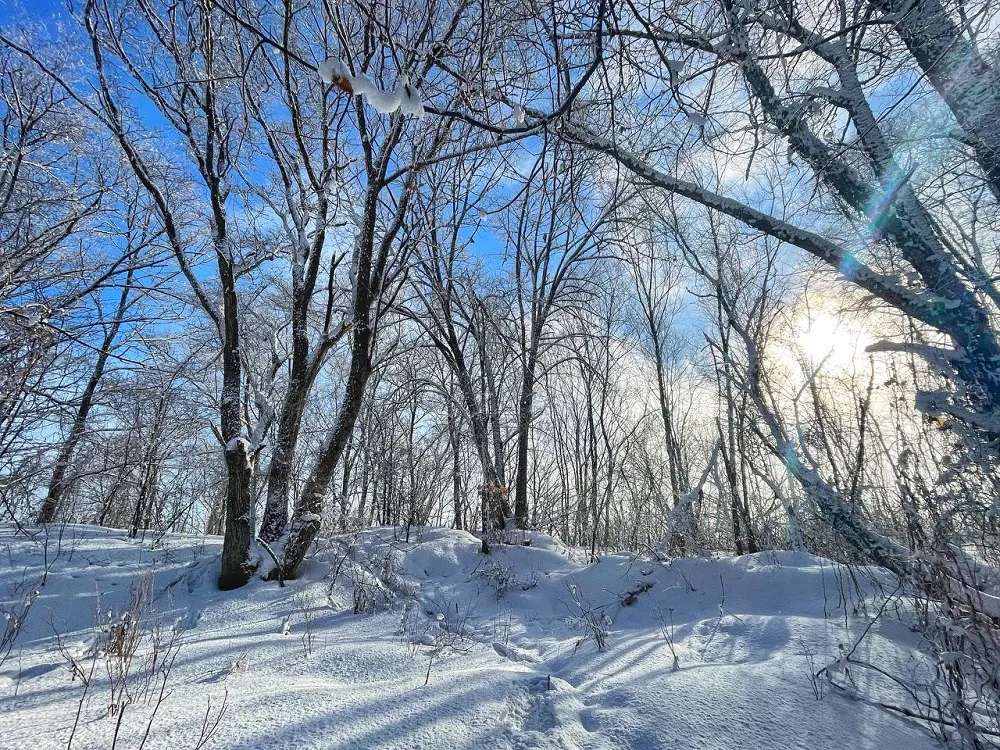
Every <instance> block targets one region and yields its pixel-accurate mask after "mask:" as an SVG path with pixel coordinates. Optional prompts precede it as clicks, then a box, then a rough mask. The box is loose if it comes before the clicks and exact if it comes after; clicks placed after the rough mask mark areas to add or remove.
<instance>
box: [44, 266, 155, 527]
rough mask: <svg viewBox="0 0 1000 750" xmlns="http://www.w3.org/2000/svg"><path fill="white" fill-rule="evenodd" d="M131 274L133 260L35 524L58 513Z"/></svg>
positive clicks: (124, 304)
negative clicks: (70, 466) (71, 464)
mask: <svg viewBox="0 0 1000 750" xmlns="http://www.w3.org/2000/svg"><path fill="white" fill-rule="evenodd" d="M134 273H135V261H134V260H133V262H132V263H131V264H130V265H129V269H128V274H127V275H126V277H125V285H124V287H122V293H121V296H120V297H119V299H118V308H117V309H116V310H115V317H114V320H113V321H112V323H111V328H109V329H108V331H107V333H106V334H105V336H104V341H103V342H102V343H101V350H100V352H99V353H98V355H97V362H96V363H95V364H94V369H93V371H92V372H91V373H90V378H89V379H88V380H87V385H86V386H85V387H84V389H83V395H82V396H81V397H80V405H79V406H78V407H77V410H76V416H75V417H74V419H73V427H72V428H71V429H70V431H69V436H68V437H67V438H66V442H65V443H63V446H62V448H61V449H60V451H59V456H58V458H56V465H55V469H53V471H52V479H51V481H49V489H48V492H47V493H46V495H45V501H44V502H43V503H42V508H41V510H40V511H39V512H38V523H52V521H54V520H55V518H56V515H57V514H58V513H59V509H60V505H61V503H62V498H63V495H64V494H65V491H66V486H67V482H66V470H67V468H68V467H69V465H70V462H71V461H72V459H73V453H74V452H75V451H76V446H77V445H78V444H79V442H80V440H81V439H82V438H83V434H84V431H85V429H86V426H87V417H88V416H89V415H90V410H91V408H92V407H93V405H94V394H95V393H96V392H97V386H98V384H99V383H100V382H101V378H102V377H103V375H104V368H105V367H106V366H107V363H108V357H109V356H110V355H111V346H112V344H113V343H114V341H115V338H116V337H117V336H118V331H119V329H120V328H121V325H122V320H123V319H124V317H125V309H126V308H127V307H128V295H129V292H130V291H131V289H132V278H133V275H134Z"/></svg>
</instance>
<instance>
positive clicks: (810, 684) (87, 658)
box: [0, 526, 935, 750]
mask: <svg viewBox="0 0 1000 750" xmlns="http://www.w3.org/2000/svg"><path fill="white" fill-rule="evenodd" d="M529 539H530V541H531V546H506V547H502V548H498V549H495V550H494V551H493V553H492V554H490V555H489V556H488V557H486V556H483V555H480V554H479V552H478V550H479V541H478V540H477V539H476V538H474V537H473V536H471V535H469V534H466V533H463V532H455V531H447V530H417V529H414V530H411V533H410V541H409V542H406V541H403V532H401V531H400V530H398V529H396V530H393V529H376V530H373V531H368V532H364V533H362V534H360V535H357V536H354V537H343V538H336V539H332V540H329V541H326V542H324V543H323V545H322V548H321V549H320V550H319V552H318V553H317V555H316V556H315V558H314V559H313V560H312V561H311V562H310V563H309V564H308V566H307V568H306V572H305V575H304V576H303V577H302V578H301V579H299V580H295V581H290V582H288V584H287V586H286V587H285V588H279V587H278V586H277V585H276V584H273V583H264V582H262V581H259V580H256V579H255V580H254V581H252V582H251V583H250V585H248V586H247V587H246V588H244V589H241V590H238V591H233V592H227V593H221V592H219V591H217V590H216V589H215V585H214V583H215V575H216V572H217V555H218V553H219V549H220V546H221V542H220V540H219V539H217V538H212V537H209V538H202V537H186V536H166V537H163V538H162V539H151V538H149V537H147V539H146V540H145V541H144V542H140V541H136V540H130V539H128V538H127V535H126V534H124V533H123V532H120V531H112V530H107V529H99V528H92V527H85V526H67V527H62V528H59V527H52V528H51V529H50V530H49V532H48V535H47V536H46V535H45V534H44V533H41V532H39V533H37V534H36V536H35V538H34V539H27V538H26V537H25V536H24V535H23V534H22V535H16V534H15V533H14V529H12V528H10V527H6V528H3V529H0V560H2V561H3V562H2V564H0V606H2V608H3V609H4V610H5V611H7V612H14V613H18V612H20V611H22V609H23V608H24V607H25V606H26V605H27V604H28V603H30V608H29V609H28V612H27V615H26V616H25V618H24V622H23V626H22V629H21V632H20V634H19V636H18V638H17V640H16V642H15V643H14V645H13V649H12V650H11V651H10V654H9V655H8V656H7V658H6V659H5V660H4V662H3V664H2V666H0V747H4V748H31V749H32V750H43V748H49V747H59V748H63V747H66V746H67V744H68V743H69V740H70V736H71V735H72V745H71V746H72V747H74V748H85V747H89V748H110V747H112V746H113V745H116V746H117V747H119V748H139V747H146V748H171V750H175V749H176V750H180V749H181V748H193V747H196V746H198V744H199V742H200V741H202V740H205V741H204V742H203V743H202V744H203V746H205V747H213V748H251V747H253V748H282V747H288V748H297V749H299V748H301V749H304V748H340V747H352V748H392V747H398V748H416V747H427V748H471V747H482V748H727V749H728V748H754V750H759V749H761V748H809V749H810V750H822V749H823V748H838V750H839V749H840V748H843V747H852V748H886V747H906V748H922V747H932V746H934V745H935V743H934V741H933V740H932V739H931V738H930V736H929V735H928V734H926V733H925V732H924V731H923V730H922V729H921V728H919V727H918V726H916V725H914V724H912V723H908V722H906V721H904V720H902V719H900V718H897V717H895V716H894V715H892V714H890V713H888V712H886V711H884V710H883V709H880V708H878V707H876V706H874V705H872V703H871V699H873V698H875V699H880V700H886V701H889V702H893V701H894V700H896V699H897V698H898V696H895V695H893V694H892V692H891V691H890V688H889V685H890V684H891V683H888V682H887V681H884V682H881V683H876V682H871V681H870V680H871V675H873V674H875V673H874V672H872V671H871V670H855V671H856V672H857V673H855V671H852V672H851V674H849V675H845V674H843V673H842V671H838V669H837V667H836V663H837V659H838V657H839V656H840V655H841V654H842V653H843V651H842V650H841V646H843V648H844V649H846V650H850V649H852V648H854V647H855V644H856V643H857V641H858V639H859V638H860V637H861V635H862V634H863V633H865V631H866V629H867V628H868V627H869V625H870V623H871V622H872V615H874V614H876V609H877V604H873V602H875V601H882V599H881V597H877V596H874V595H873V594H874V592H875V590H876V589H877V588H878V587H879V586H886V585H887V586H889V589H888V591H885V592H884V593H891V584H889V583H888V578H884V579H883V578H882V577H880V576H878V575H875V574H872V575H870V576H866V575H856V576H852V575H851V574H850V573H849V572H848V571H846V570H844V569H842V568H839V567H838V566H836V565H835V564H833V563H831V562H829V561H826V560H822V559H819V558H816V557H811V556H809V555H806V554H800V553H787V552H779V553H772V552H765V553H760V554H756V555H748V556H744V557H739V558H727V559H711V560H709V559H684V560H675V561H671V562H663V563H661V562H657V561H651V560H648V559H642V558H636V557H630V556H625V555H608V556H605V557H603V558H602V559H601V560H600V561H599V562H596V563H592V564H588V562H587V559H586V556H585V555H584V554H583V553H581V552H580V551H578V550H572V549H568V548H566V547H563V546H562V545H561V544H559V543H558V542H557V541H555V540H553V539H551V538H549V537H546V536H543V535H540V534H531V535H530V536H529ZM46 570H47V571H48V572H47V577H46V580H45V583H44V585H42V583H41V582H42V577H43V576H45V575H46ZM143 590H145V591H148V592H149V595H148V597H147V599H148V602H147V603H146V604H143V605H142V607H141V610H142V612H143V618H144V620H143V626H142V628H141V629H140V630H139V631H138V632H139V633H140V635H141V639H140V640H139V643H138V645H137V647H136V648H135V655H134V656H133V657H132V659H131V664H130V665H129V666H128V668H127V669H125V668H124V667H123V666H122V664H123V662H124V661H125V660H126V657H127V656H128V654H129V653H131V649H130V648H129V646H128V638H126V637H123V635H122V634H125V635H127V634H128V633H130V632H132V631H131V630H130V629H129V627H128V619H127V618H124V617H123V614H122V613H123V612H124V611H126V610H127V609H128V602H129V600H130V596H131V595H132V593H131V592H133V591H143ZM34 591H37V592H38V595H37V597H34V601H33V602H32V598H33V593H32V592H34ZM870 595H871V598H868V597H869V596H870ZM866 598H867V602H866V601H865V600H866ZM355 609H359V610H362V613H361V614H355V612H354V610H355ZM109 613H111V614H110V615H109ZM151 628H152V629H153V630H154V631H155V632H156V634H157V635H156V636H155V638H158V639H159V643H160V645H159V647H157V648H154V647H153V644H154V641H155V638H154V635H153V634H152V633H150V629H151ZM8 629H9V628H8ZM918 645H919V640H918V637H917V636H916V635H915V634H914V633H912V632H911V631H910V630H909V629H908V628H907V627H906V626H905V624H904V623H903V622H901V621H900V620H899V619H896V618H890V617H884V618H880V619H878V620H877V622H875V624H874V625H873V626H872V627H871V629H870V630H869V632H868V633H867V635H866V637H865V638H864V639H863V640H862V641H861V643H860V645H858V646H857V647H856V649H855V650H854V652H853V657H854V658H856V659H860V660H863V661H867V662H870V663H872V664H876V665H878V666H880V667H881V668H883V669H885V670H886V671H887V672H890V673H892V674H895V675H898V676H902V677H908V676H910V675H912V674H913V673H915V672H919V671H920V670H922V669H925V668H926V667H925V662H924V659H923V657H922V656H921V654H920V652H919V649H918V648H917V647H918ZM4 653H5V649H3V648H0V658H3V656H4ZM174 653H176V657H175V660H174V661H173V663H172V666H171V668H170V669H169V670H165V669H164V668H163V667H162V665H163V664H169V663H170V659H171V656H172V655H173V654H174ZM154 655H155V660H156V664H155V665H153V664H152V662H153V658H154ZM74 663H75V664H76V667H75V669H77V670H78V671H77V674H75V675H74V674H73V669H74V667H72V666H71V665H72V664H74ZM827 665H833V666H832V667H831V670H830V671H831V672H832V673H833V676H834V679H835V680H836V681H837V682H838V683H840V684H849V682H850V681H853V682H855V683H856V684H857V686H858V687H857V690H854V689H850V690H849V691H843V690H834V689H832V688H831V687H830V686H829V685H828V684H826V678H825V676H824V677H821V678H820V679H819V681H817V682H815V683H814V681H813V680H811V679H810V675H812V674H814V673H815V672H816V671H818V670H819V669H821V668H822V667H824V666H827ZM123 674H124V675H125V677H124V679H123V680H119V682H118V685H119V688H121V690H120V692H119V693H118V694H117V697H116V696H115V695H113V694H112V689H111V688H112V686H113V684H114V678H115V676H116V675H118V676H120V675H123ZM164 674H166V679H165V680H164ZM147 678H148V679H147ZM87 683H89V684H87ZM123 683H124V687H122V686H123ZM817 691H820V695H821V697H820V698H817ZM161 696H162V699H161ZM122 704H124V706H125V707H124V710H116V709H115V707H116V706H120V705H122ZM109 707H111V708H110V710H109ZM74 726H75V729H74ZM213 729H214V732H213ZM116 732H117V735H118V737H117V741H116V740H115V734H116ZM206 736H207V740H206ZM144 737H145V739H144Z"/></svg>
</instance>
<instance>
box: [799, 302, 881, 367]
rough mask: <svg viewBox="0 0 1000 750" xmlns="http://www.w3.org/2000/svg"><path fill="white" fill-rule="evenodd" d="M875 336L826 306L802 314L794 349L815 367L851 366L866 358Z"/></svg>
mask: <svg viewBox="0 0 1000 750" xmlns="http://www.w3.org/2000/svg"><path fill="white" fill-rule="evenodd" d="M871 342H872V336H871V334H870V333H868V332H867V331H866V330H865V329H864V328H863V327H862V326H861V325H859V324H858V323H857V322H856V321H853V320H850V319H848V318H845V317H844V316H840V315H836V314H834V313H831V312H828V311H826V310H817V309H812V310H808V311H806V312H804V313H803V314H802V315H800V316H798V317H797V318H796V320H795V323H794V330H793V331H792V345H793V349H794V350H795V351H796V353H797V354H799V355H800V357H801V358H804V360H805V364H807V365H808V366H809V367H810V369H813V370H826V371H831V370H837V371H843V370H850V369H851V368H853V367H854V366H855V364H856V363H857V362H859V361H864V360H865V359H866V354H865V347H866V346H868V344H870V343H871Z"/></svg>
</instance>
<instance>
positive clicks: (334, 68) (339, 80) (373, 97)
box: [319, 57, 424, 118]
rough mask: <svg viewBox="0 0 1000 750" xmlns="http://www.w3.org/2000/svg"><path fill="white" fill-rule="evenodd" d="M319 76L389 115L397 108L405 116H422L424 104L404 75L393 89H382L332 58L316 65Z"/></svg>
mask: <svg viewBox="0 0 1000 750" xmlns="http://www.w3.org/2000/svg"><path fill="white" fill-rule="evenodd" d="M319 77H320V78H322V79H323V82H324V83H328V84H330V85H332V86H336V87H337V88H338V89H340V90H341V91H344V92H346V93H348V94H353V95H355V96H363V97H364V98H365V99H366V100H367V101H368V103H369V104H370V105H372V107H374V108H375V111H376V112H380V113H382V114H384V115H391V114H392V113H393V112H395V111H396V110H399V111H400V112H402V113H403V114H404V115H413V116H415V117H418V118H419V117H423V114H424V103H423V101H421V98H420V92H419V91H418V90H417V88H416V87H415V86H411V85H410V82H409V80H408V79H407V78H406V77H405V76H404V77H403V78H402V79H401V80H400V82H399V85H398V86H397V87H396V89H395V90H394V91H383V90H382V89H380V88H379V87H378V86H376V85H375V83H374V81H372V80H371V79H370V78H368V76H366V75H364V74H362V73H359V74H357V75H354V74H352V73H351V71H350V69H349V68H348V67H347V65H346V64H345V63H344V62H343V61H341V60H338V59H337V58H335V57H331V58H329V59H328V60H324V61H323V62H322V63H320V65H319Z"/></svg>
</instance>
